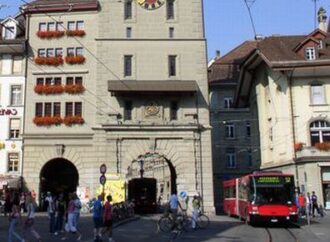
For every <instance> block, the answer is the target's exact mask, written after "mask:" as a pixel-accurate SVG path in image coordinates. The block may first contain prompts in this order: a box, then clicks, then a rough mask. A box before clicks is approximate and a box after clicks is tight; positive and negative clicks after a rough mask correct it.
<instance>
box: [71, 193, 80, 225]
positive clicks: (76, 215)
mask: <svg viewBox="0 0 330 242" xmlns="http://www.w3.org/2000/svg"><path fill="white" fill-rule="evenodd" d="M73 199H74V225H75V227H76V229H77V230H78V223H79V218H80V210H81V201H80V199H79V197H78V195H77V193H73Z"/></svg>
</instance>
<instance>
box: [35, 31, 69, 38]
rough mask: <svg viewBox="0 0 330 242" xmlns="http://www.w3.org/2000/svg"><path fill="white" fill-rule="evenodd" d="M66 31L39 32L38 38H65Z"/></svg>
mask: <svg viewBox="0 0 330 242" xmlns="http://www.w3.org/2000/svg"><path fill="white" fill-rule="evenodd" d="M64 33H65V32H64V31H59V30H55V31H38V32H37V36H38V37H39V38H41V39H51V38H61V37H63V36H64Z"/></svg>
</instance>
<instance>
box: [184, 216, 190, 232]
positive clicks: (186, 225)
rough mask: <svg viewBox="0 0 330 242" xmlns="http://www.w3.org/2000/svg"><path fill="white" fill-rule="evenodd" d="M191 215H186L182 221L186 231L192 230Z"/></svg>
mask: <svg viewBox="0 0 330 242" xmlns="http://www.w3.org/2000/svg"><path fill="white" fill-rule="evenodd" d="M192 221H193V219H192V217H189V216H186V217H185V218H184V220H183V221H182V226H183V230H184V231H186V232H189V231H193V227H192Z"/></svg>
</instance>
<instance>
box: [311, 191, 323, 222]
mask: <svg viewBox="0 0 330 242" xmlns="http://www.w3.org/2000/svg"><path fill="white" fill-rule="evenodd" d="M311 202H312V214H313V217H315V210H316V211H317V213H318V214H319V215H321V216H322V217H323V214H322V213H321V212H320V208H319V205H318V201H317V196H316V194H315V192H314V191H312V196H311Z"/></svg>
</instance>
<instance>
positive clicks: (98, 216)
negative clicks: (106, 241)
mask: <svg viewBox="0 0 330 242" xmlns="http://www.w3.org/2000/svg"><path fill="white" fill-rule="evenodd" d="M102 200H103V196H102V195H99V196H98V197H97V199H96V200H95V201H94V203H93V222H94V242H99V241H101V237H102V235H101V229H102V227H103V220H102Z"/></svg>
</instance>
